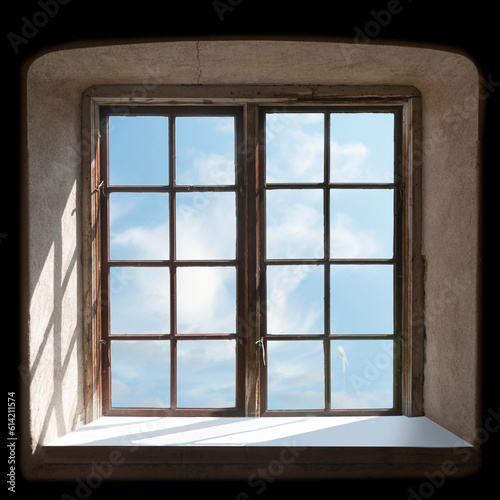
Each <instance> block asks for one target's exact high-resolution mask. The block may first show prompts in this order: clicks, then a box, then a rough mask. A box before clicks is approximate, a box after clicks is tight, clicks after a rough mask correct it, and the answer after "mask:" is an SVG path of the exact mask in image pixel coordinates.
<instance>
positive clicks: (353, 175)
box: [330, 141, 371, 182]
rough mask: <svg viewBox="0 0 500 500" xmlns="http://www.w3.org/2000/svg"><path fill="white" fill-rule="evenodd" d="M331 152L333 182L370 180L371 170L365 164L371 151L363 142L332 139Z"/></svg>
mask: <svg viewBox="0 0 500 500" xmlns="http://www.w3.org/2000/svg"><path fill="white" fill-rule="evenodd" d="M330 154H331V169H332V175H331V177H332V178H331V180H332V182H360V181H362V182H370V180H371V179H370V172H369V170H368V167H367V166H366V165H365V161H366V159H367V158H368V157H369V154H370V151H369V150H368V148H367V147H366V146H365V145H364V144H363V143H361V142H349V143H346V144H338V143H337V142H335V141H331V142H330Z"/></svg>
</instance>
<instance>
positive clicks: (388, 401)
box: [331, 390, 392, 410]
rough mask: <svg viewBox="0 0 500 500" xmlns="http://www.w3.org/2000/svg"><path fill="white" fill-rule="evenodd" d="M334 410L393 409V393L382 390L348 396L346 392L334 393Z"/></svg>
mask: <svg viewBox="0 0 500 500" xmlns="http://www.w3.org/2000/svg"><path fill="white" fill-rule="evenodd" d="M331 403H332V408H337V409H346V410H347V409H360V408H392V391H391V390H380V391H373V392H358V393H356V394H348V393H347V392H345V391H336V392H332V395H331Z"/></svg>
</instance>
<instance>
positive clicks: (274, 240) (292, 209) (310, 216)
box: [266, 189, 324, 259]
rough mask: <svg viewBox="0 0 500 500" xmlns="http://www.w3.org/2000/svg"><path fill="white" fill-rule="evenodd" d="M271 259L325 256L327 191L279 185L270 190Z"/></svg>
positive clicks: (267, 200) (268, 200)
mask: <svg viewBox="0 0 500 500" xmlns="http://www.w3.org/2000/svg"><path fill="white" fill-rule="evenodd" d="M266 218H267V232H266V246H267V258H268V259H307V258H309V259H311V258H322V257H323V256H324V236H323V234H324V233H323V227H324V223H323V191H321V190H319V189H278V190H269V191H267V193H266Z"/></svg>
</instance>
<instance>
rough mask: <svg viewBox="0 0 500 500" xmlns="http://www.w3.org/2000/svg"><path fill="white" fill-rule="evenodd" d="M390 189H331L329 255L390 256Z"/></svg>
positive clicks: (352, 256) (391, 196)
mask: <svg viewBox="0 0 500 500" xmlns="http://www.w3.org/2000/svg"><path fill="white" fill-rule="evenodd" d="M393 198H394V193H393V190H392V189H332V191H331V202H330V206H331V212H330V227H331V234H330V255H331V257H332V258H350V259H359V258H386V259H387V258H389V259H390V258H392V256H393V231H394V210H393V204H394V201H393Z"/></svg>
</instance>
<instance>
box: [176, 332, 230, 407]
mask: <svg viewBox="0 0 500 500" xmlns="http://www.w3.org/2000/svg"><path fill="white" fill-rule="evenodd" d="M235 394H236V342H235V341H234V340H188V341H178V342H177V406H179V407H189V408H226V407H233V406H235V403H236V401H235Z"/></svg>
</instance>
